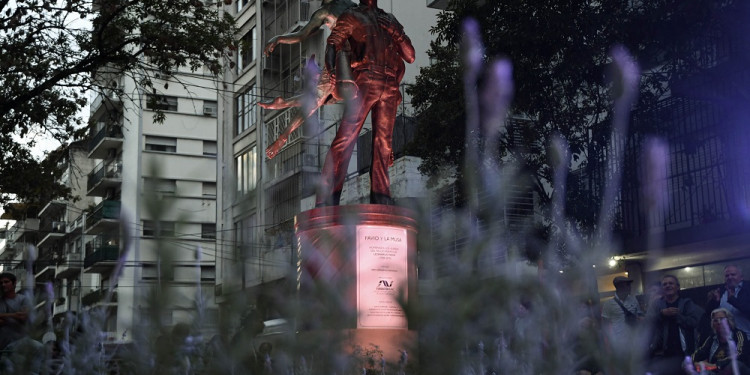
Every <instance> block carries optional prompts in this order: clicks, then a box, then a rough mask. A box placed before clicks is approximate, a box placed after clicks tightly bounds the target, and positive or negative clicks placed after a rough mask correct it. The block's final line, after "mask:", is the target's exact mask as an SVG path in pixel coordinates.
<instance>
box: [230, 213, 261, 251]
mask: <svg viewBox="0 0 750 375" xmlns="http://www.w3.org/2000/svg"><path fill="white" fill-rule="evenodd" d="M256 226H257V223H256V218H255V215H252V216H250V217H247V218H244V219H242V220H239V221H237V222H235V223H234V242H235V244H236V245H237V257H238V259H248V258H251V257H257V256H258V254H257V252H256V249H257V247H256V244H255V230H256Z"/></svg>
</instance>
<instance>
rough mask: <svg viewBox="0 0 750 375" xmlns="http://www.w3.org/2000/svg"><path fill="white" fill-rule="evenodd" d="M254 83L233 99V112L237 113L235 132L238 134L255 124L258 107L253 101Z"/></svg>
mask: <svg viewBox="0 0 750 375" xmlns="http://www.w3.org/2000/svg"><path fill="white" fill-rule="evenodd" d="M257 96H258V95H257V91H256V89H255V84H253V85H251V86H250V87H248V88H247V90H245V91H244V92H243V93H242V94H240V95H239V96H238V97H237V98H236V101H235V113H236V114H237V119H236V120H237V134H235V135H240V134H242V132H244V131H245V130H247V129H250V127H251V126H253V125H254V124H255V118H256V116H257V111H258V109H257V108H256V105H255V102H256V97H257Z"/></svg>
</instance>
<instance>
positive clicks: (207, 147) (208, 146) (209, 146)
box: [203, 141, 216, 156]
mask: <svg viewBox="0 0 750 375" xmlns="http://www.w3.org/2000/svg"><path fill="white" fill-rule="evenodd" d="M203 155H206V156H216V141H203Z"/></svg>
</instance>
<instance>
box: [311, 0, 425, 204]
mask: <svg viewBox="0 0 750 375" xmlns="http://www.w3.org/2000/svg"><path fill="white" fill-rule="evenodd" d="M327 43H328V47H327V48H326V68H327V70H328V72H337V69H339V68H341V67H340V66H337V64H340V63H341V62H340V56H341V52H346V50H347V49H350V50H351V55H350V60H349V61H350V64H351V71H352V75H353V77H354V80H353V82H351V81H349V82H345V81H344V80H341V79H339V81H338V82H337V85H338V87H337V89H336V90H337V91H339V95H340V96H341V95H343V94H341V91H342V90H346V88H343V87H342V83H348V86H349V87H351V86H352V85H351V83H353V84H354V85H355V86H356V87H355V88H356V89H357V94H356V95H357V98H356V100H352V101H351V103H348V105H347V108H346V109H345V111H344V118H343V119H342V121H341V125H340V127H339V130H338V132H337V133H336V137H335V138H334V140H333V143H332V144H331V149H330V150H329V151H328V155H327V156H326V160H325V163H324V165H323V172H322V180H321V185H320V188H319V190H318V194H317V197H316V206H328V205H338V204H339V201H340V199H341V190H342V189H343V186H344V179H345V178H346V171H347V166H348V164H349V159H350V158H351V156H352V152H353V151H354V145H355V144H356V141H357V137H358V136H359V132H360V131H361V130H362V125H363V124H364V122H365V119H366V118H367V114H368V113H369V112H370V110H372V131H373V146H372V150H373V155H372V167H371V168H370V203H375V204H390V205H392V204H394V201H393V199H392V198H391V194H390V179H389V177H388V167H389V166H390V165H391V163H392V161H393V155H392V145H391V140H392V138H393V126H394V123H395V121H396V110H397V109H398V105H399V103H401V92H400V91H399V84H400V83H401V79H402V78H403V76H404V72H405V70H406V67H405V65H404V61H406V62H408V63H412V62H414V56H415V52H414V46H412V44H411V40H410V39H409V37H408V36H406V34H405V33H404V28H403V26H402V25H401V24H400V23H399V22H398V20H396V17H394V16H393V15H392V14H389V13H386V12H384V11H383V10H382V9H380V8H378V4H377V0H360V5H359V6H358V7H354V8H351V9H348V10H346V11H345V12H344V13H342V14H341V16H339V18H338V20H337V21H336V26H335V27H334V28H333V31H332V32H331V36H329V37H328V41H327Z"/></svg>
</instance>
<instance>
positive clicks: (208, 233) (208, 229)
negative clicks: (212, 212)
mask: <svg viewBox="0 0 750 375" xmlns="http://www.w3.org/2000/svg"><path fill="white" fill-rule="evenodd" d="M201 238H204V239H211V240H215V239H216V223H203V224H201Z"/></svg>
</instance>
